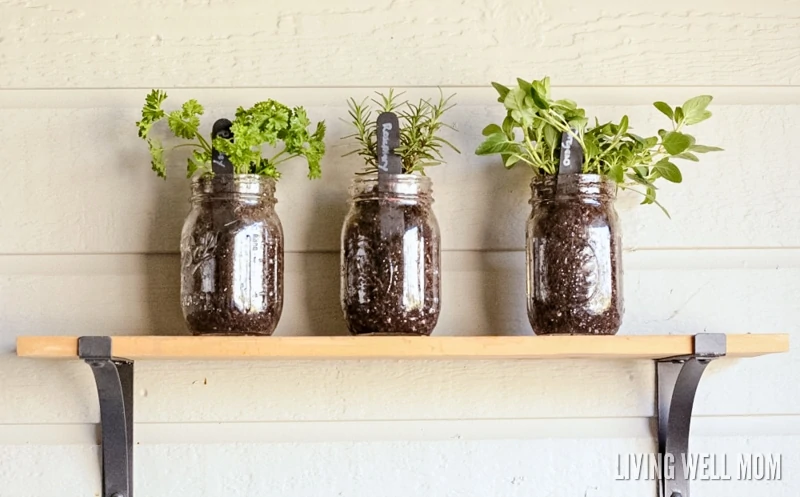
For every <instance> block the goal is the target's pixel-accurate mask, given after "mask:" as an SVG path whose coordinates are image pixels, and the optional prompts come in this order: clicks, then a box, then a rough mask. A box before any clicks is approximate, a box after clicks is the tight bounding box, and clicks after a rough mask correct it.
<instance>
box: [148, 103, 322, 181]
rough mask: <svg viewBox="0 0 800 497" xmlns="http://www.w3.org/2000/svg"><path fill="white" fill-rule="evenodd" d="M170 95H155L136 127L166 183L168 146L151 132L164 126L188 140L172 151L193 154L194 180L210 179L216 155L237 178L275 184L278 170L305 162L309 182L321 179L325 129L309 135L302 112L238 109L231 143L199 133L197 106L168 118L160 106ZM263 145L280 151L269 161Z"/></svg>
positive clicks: (274, 106)
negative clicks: (243, 176) (258, 177)
mask: <svg viewBox="0 0 800 497" xmlns="http://www.w3.org/2000/svg"><path fill="white" fill-rule="evenodd" d="M166 99H167V94H166V92H164V91H161V90H152V91H151V92H150V93H149V94H148V95H147V96H146V97H145V103H144V107H143V108H142V119H141V120H140V121H138V122H137V123H136V126H137V128H138V130H139V137H140V138H142V139H143V140H145V141H146V142H147V145H148V147H149V149H150V156H151V166H152V168H153V171H155V172H156V174H158V176H160V177H162V178H166V177H167V167H166V162H165V158H164V153H165V150H164V146H163V144H162V142H161V140H160V139H159V138H157V137H155V136H153V135H152V133H153V127H154V125H155V124H157V123H159V122H160V121H163V120H166V121H167V126H168V128H169V129H170V130H171V131H172V133H173V134H174V135H175V136H176V137H177V138H182V139H184V140H190V141H189V143H184V144H181V145H177V146H174V147H172V149H175V148H180V147H191V148H193V151H192V155H191V156H190V157H189V159H188V164H187V167H186V172H187V177H192V176H194V175H195V174H198V173H199V174H205V175H210V174H211V154H212V146H213V149H215V150H217V151H219V152H222V153H223V154H225V155H227V156H228V159H229V160H230V161H231V164H233V169H234V173H235V174H259V175H263V176H268V177H271V178H274V179H276V180H277V179H279V178H280V172H279V171H278V169H277V166H278V165H280V164H282V163H284V162H286V161H288V160H290V159H293V158H295V157H303V158H305V160H306V162H307V163H308V177H309V178H311V179H314V178H319V177H320V175H321V173H322V171H321V167H320V160H321V159H322V156H323V155H324V154H325V142H324V138H325V123H324V121H320V122H319V123H317V125H316V128H315V130H314V131H313V132H311V131H309V129H308V128H309V126H310V125H311V121H310V120H309V118H308V115H307V114H306V111H305V109H303V107H294V108H289V107H287V106H286V105H283V104H281V103H279V102H276V101H275V100H267V101H264V102H258V103H256V104H255V105H253V106H252V107H250V108H249V109H245V108H243V107H239V108H238V109H237V111H236V117H235V118H234V120H233V121H232V124H231V133H232V134H233V139H231V140H226V139H224V138H221V137H217V138H214V139H213V140H212V139H211V137H208V138H205V137H204V136H203V134H202V133H201V132H200V116H202V115H203V112H204V109H203V106H202V105H200V104H199V103H198V102H197V100H188V101H187V102H185V103H184V104H183V105H182V106H181V107H180V108H179V109H176V110H173V111H170V112H167V111H165V110H164V109H163V108H162V104H163V103H164V101H165V100H166ZM264 145H269V146H270V147H272V148H274V149H276V150H277V151H276V152H275V153H273V154H272V155H270V156H265V155H264Z"/></svg>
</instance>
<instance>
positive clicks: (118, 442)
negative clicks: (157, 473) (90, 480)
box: [78, 336, 133, 497]
mask: <svg viewBox="0 0 800 497" xmlns="http://www.w3.org/2000/svg"><path fill="white" fill-rule="evenodd" d="M78 357H80V358H81V359H83V360H84V361H86V363H87V364H88V365H89V366H91V368H92V373H94V380H95V383H96V384H97V396H98V398H99V400H100V427H101V442H100V443H101V452H102V461H103V462H102V464H103V496H102V497H133V361H129V360H126V359H119V358H115V357H112V355H111V337H103V336H91V337H80V338H79V339H78Z"/></svg>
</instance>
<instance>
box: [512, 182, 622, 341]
mask: <svg viewBox="0 0 800 497" xmlns="http://www.w3.org/2000/svg"><path fill="white" fill-rule="evenodd" d="M531 191H532V197H531V204H532V207H533V209H532V211H531V215H530V217H529V218H528V223H527V230H526V262H527V299H528V317H529V319H530V322H531V326H532V327H533V331H534V333H536V334H537V335H614V334H616V333H617V331H618V330H619V327H620V325H621V324H622V314H623V300H622V242H621V232H620V226H619V218H618V217H617V211H616V210H615V209H614V199H615V197H616V184H615V183H614V182H613V181H610V180H608V179H605V178H603V177H602V176H599V175H594V174H574V175H563V176H541V177H537V178H534V180H533V181H532V182H531Z"/></svg>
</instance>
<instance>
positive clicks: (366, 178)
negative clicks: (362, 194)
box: [351, 173, 433, 187]
mask: <svg viewBox="0 0 800 497" xmlns="http://www.w3.org/2000/svg"><path fill="white" fill-rule="evenodd" d="M380 180H384V181H387V182H389V183H405V184H417V183H419V184H420V186H423V187H425V186H430V185H431V184H432V183H433V182H432V181H431V178H430V177H429V176H422V175H421V174H408V173H402V174H391V175H388V176H386V177H381V176H380V175H378V174H377V173H370V174H364V175H360V176H356V177H355V178H353V179H352V181H351V184H352V185H353V186H355V185H362V184H371V183H377V182H378V181H380Z"/></svg>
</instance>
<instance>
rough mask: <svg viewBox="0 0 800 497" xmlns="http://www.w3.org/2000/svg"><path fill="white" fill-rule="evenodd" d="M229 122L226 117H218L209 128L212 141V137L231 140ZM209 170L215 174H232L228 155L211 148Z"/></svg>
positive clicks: (231, 165) (231, 134)
mask: <svg viewBox="0 0 800 497" xmlns="http://www.w3.org/2000/svg"><path fill="white" fill-rule="evenodd" d="M231 124H233V123H231V122H230V121H229V120H227V119H218V120H217V122H215V123H214V127H213V128H212V129H211V140H212V143H213V140H214V138H216V137H220V138H224V139H226V140H233V133H232V132H231ZM211 171H212V172H213V173H214V174H215V175H216V174H233V164H231V161H230V159H228V156H227V155H225V154H223V153H222V152H220V151H218V150H216V149H214V148H213V145H212V148H211Z"/></svg>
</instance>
